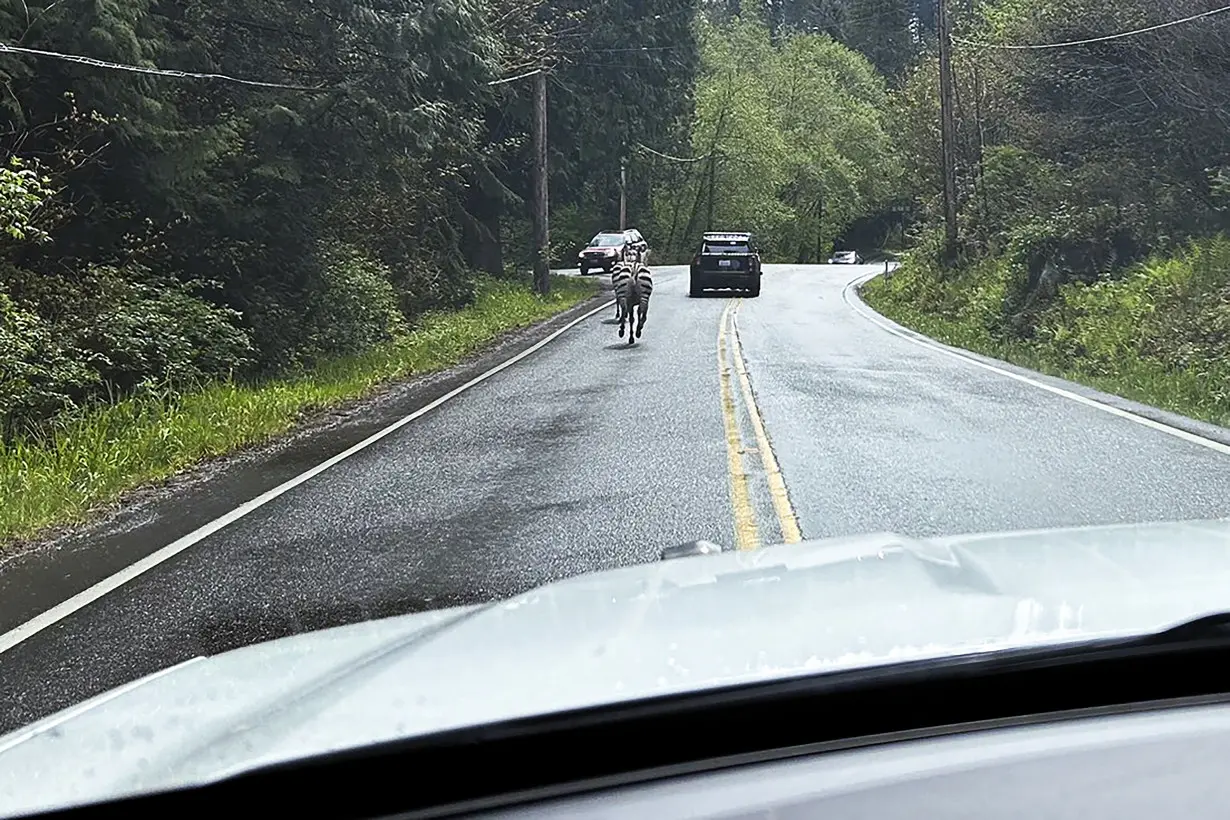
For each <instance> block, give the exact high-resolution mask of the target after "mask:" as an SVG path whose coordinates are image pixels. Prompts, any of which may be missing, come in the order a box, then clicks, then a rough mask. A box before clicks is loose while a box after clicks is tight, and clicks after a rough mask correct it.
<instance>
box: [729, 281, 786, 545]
mask: <svg viewBox="0 0 1230 820" xmlns="http://www.w3.org/2000/svg"><path fill="white" fill-rule="evenodd" d="M741 305H742V300H740V302H739V305H737V306H736V307H735V310H734V313H733V314H732V315H731V317H730V319H731V325H732V327H731V333H730V352H731V354H732V357H733V358H734V360H735V372H736V373H738V374H739V384H740V386H741V387H742V388H743V403H744V405H745V406H746V407H747V414H748V416H750V417H751V419H752V430H754V431H755V433H756V445H757V446H756V448H755V449H758V450H759V451H760V461H761V463H762V464H763V465H764V471H765V475H766V476H767V477H768V481H769V496H770V497H771V498H772V499H773V509H774V511H776V512H777V522H778V524H779V525H781V530H782V541H783V542H785V543H787V544H797V543H799V542H800V541H802V540H803V534H802V533H801V532H800V531H799V517H798V516H797V515H795V512H794V507H793V506H792V505H791V504H790V494H789V493H787V492H786V480H785V479H784V478H783V477H782V471H781V469H780V468H779V467H778V464H777V457H776V456H775V455H774V454H773V445H772V444H770V443H769V435H768V433H766V432H765V429H764V421H763V419H762V418H761V416H760V408H759V407H757V406H756V394H755V393H753V392H752V382H751V379H749V378H748V375H747V362H746V361H745V360H744V358H743V347H742V345H740V344H739V306H741Z"/></svg>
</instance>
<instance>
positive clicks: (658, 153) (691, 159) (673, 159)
mask: <svg viewBox="0 0 1230 820" xmlns="http://www.w3.org/2000/svg"><path fill="white" fill-rule="evenodd" d="M636 147H637V148H639V149H641V150H642V151H645V152H647V153H650V154H653V155H654V156H656V157H661V158H662V159H669V160H670V161H671V162H704V161H705V160H707V159H709V157H710V156H712V152H710V153H708V154H705V155H704V156H703V157H672V156H671V155H670V154H663V153H662V152H661V151H655V150H653V149H652V148H650V147H649V146H647V145H642V144H641V143H639V142H638V143H636Z"/></svg>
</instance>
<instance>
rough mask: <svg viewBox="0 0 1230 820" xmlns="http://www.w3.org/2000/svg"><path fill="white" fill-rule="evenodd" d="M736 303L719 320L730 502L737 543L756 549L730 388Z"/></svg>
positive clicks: (757, 535) (756, 534)
mask: <svg viewBox="0 0 1230 820" xmlns="http://www.w3.org/2000/svg"><path fill="white" fill-rule="evenodd" d="M734 306H735V302H733V301H731V302H727V303H726V309H725V310H723V311H722V318H721V319H719V320H718V338H717V357H718V378H719V380H720V382H721V385H722V423H723V425H724V426H725V428H726V471H727V473H729V475H730V505H731V507H733V508H734V514H735V544H736V546H737V547H738V548H739V549H741V550H754V549H757V548H758V547H759V546H760V533H759V532H758V531H757V529H756V514H755V512H753V510H752V502H751V497H750V496H749V495H748V492H747V473H745V472H744V471H743V457H742V455H740V452H741V451H742V450H743V442H742V440H741V439H740V436H739V422H738V421H737V420H736V418H735V398H734V392H733V391H732V390H731V389H730V363H729V362H728V361H727V359H726V327H727V320H728V319H729V318H730V311H731V308H733V307H734Z"/></svg>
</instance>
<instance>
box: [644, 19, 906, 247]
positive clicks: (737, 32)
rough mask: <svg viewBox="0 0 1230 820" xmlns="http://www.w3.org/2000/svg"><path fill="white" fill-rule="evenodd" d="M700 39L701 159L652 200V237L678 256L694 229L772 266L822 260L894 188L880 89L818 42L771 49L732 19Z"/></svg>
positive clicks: (786, 42)
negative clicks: (732, 236)
mask: <svg viewBox="0 0 1230 820" xmlns="http://www.w3.org/2000/svg"><path fill="white" fill-rule="evenodd" d="M700 36H701V44H702V53H703V64H702V73H701V77H700V80H699V82H698V87H697V95H696V124H695V126H694V128H693V132H692V154H693V155H694V156H697V157H705V158H706V159H705V160H704V161H703V162H698V163H694V164H692V166H691V167H690V168H689V169H688V171H689V173H688V174H687V176H686V178H685V179H684V180H683V181H682V184H681V183H680V181H679V180H672V182H671V184H670V185H669V186H663V188H662V189H660V191H659V194H658V196H657V197H656V198H655V210H654V227H655V229H656V230H655V235H656V236H658V237H659V241H660V242H662V240H663V239H664V240H665V241H664V242H662V244H664V245H665V246H666V248H667V249H669V251H668V252H670V253H671V254H673V255H678V254H681V253H687V251H689V250H690V249H691V246H692V243H693V242H694V241H695V239H696V235H697V234H698V233H699V232H701V231H703V230H708V229H714V230H718V229H732V230H751V231H754V232H756V233H757V234H759V235H760V236H761V239H762V242H763V244H764V245H765V247H766V249H767V251H768V254H769V256H771V257H772V258H775V259H782V260H787V261H808V260H810V261H817V260H819V259H822V258H827V255H828V252H829V250H830V248H831V247H832V244H833V242H834V240H835V239H836V238H837V237H839V236H840V235H841V233H842V231H843V230H844V229H845V228H846V227H847V226H849V225H850V224H851V223H852V222H853V221H854V220H856V219H858V218H859V217H862V216H865V215H868V214H871V213H875V212H876V211H877V210H878V209H881V208H883V207H884V206H885V205H886V204H887V203H888V202H889V201H890V200H891V198H892V197H893V195H894V194H895V193H896V189H897V187H898V184H899V177H898V174H899V172H900V169H899V165H898V163H897V161H896V154H895V151H894V146H893V143H892V140H891V138H890V134H889V120H888V97H887V94H886V91H885V86H884V80H883V78H882V77H880V76H879V75H878V74H877V73H876V72H875V70H874V69H873V68H872V67H871V65H870V64H869V63H868V62H867V61H866V59H864V58H863V57H861V56H859V55H858V54H856V53H855V52H853V51H851V50H849V49H848V48H846V47H844V46H842V45H840V44H838V43H836V42H834V41H833V40H831V39H830V38H829V37H827V36H826V35H814V34H791V35H788V36H786V37H784V38H782V39H781V41H780V43H779V44H774V43H773V42H772V39H771V37H770V32H769V30H768V29H767V28H766V27H765V26H764V25H763V24H761V23H759V22H751V21H746V20H741V19H735V20H733V21H732V22H730V23H728V24H726V25H725V26H723V27H717V26H714V25H712V24H710V23H707V22H702V23H701V24H700Z"/></svg>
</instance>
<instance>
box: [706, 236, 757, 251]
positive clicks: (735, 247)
mask: <svg viewBox="0 0 1230 820" xmlns="http://www.w3.org/2000/svg"><path fill="white" fill-rule="evenodd" d="M700 252H701V253H704V254H710V253H751V252H752V249H751V248H750V247H748V243H747V242H740V241H737V240H734V239H712V240H710V239H707V240H705V242H704V244H703V245H702V246H701V249H700Z"/></svg>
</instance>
